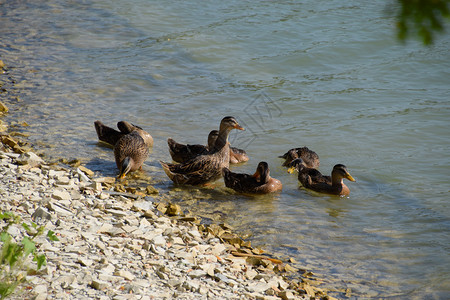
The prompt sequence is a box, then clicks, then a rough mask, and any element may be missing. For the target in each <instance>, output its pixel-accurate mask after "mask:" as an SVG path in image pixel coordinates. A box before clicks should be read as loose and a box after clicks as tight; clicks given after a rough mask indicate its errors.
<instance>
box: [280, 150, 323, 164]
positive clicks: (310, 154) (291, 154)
mask: <svg viewBox="0 0 450 300" xmlns="http://www.w3.org/2000/svg"><path fill="white" fill-rule="evenodd" d="M279 158H283V159H284V160H285V161H284V162H283V167H287V166H288V165H289V164H290V163H291V161H293V160H294V159H296V158H301V159H302V160H303V163H304V164H305V166H306V167H308V168H314V169H317V168H319V166H320V160H319V155H317V153H316V152H314V151H312V150H310V149H309V148H308V147H300V148H292V149H290V150H289V151H288V152H286V153H285V154H283V155H281V156H279Z"/></svg>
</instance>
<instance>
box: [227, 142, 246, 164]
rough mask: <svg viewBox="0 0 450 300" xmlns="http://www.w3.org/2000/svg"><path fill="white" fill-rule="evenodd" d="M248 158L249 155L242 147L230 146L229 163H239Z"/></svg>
mask: <svg viewBox="0 0 450 300" xmlns="http://www.w3.org/2000/svg"><path fill="white" fill-rule="evenodd" d="M248 160H249V157H248V155H247V152H245V150H244V149H239V148H236V147H231V146H230V164H240V163H243V162H246V161H248Z"/></svg>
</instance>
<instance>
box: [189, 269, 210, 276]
mask: <svg viewBox="0 0 450 300" xmlns="http://www.w3.org/2000/svg"><path fill="white" fill-rule="evenodd" d="M206 274H207V273H206V272H205V271H203V270H193V271H191V272H189V273H188V276H189V277H191V278H200V277H203V276H206Z"/></svg>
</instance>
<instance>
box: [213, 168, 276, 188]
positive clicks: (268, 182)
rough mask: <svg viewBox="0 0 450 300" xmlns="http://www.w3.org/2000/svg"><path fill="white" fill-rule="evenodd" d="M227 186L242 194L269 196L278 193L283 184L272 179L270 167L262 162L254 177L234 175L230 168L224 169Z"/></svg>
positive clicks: (240, 174)
mask: <svg viewBox="0 0 450 300" xmlns="http://www.w3.org/2000/svg"><path fill="white" fill-rule="evenodd" d="M222 173H223V179H224V182H225V186H226V187H228V188H231V189H233V190H235V191H236V192H240V193H248V194H267V193H272V192H278V191H281V189H282V184H281V182H280V181H279V180H278V179H275V178H272V177H270V171H269V165H268V164H267V163H266V162H264V161H262V162H260V163H259V164H258V167H257V168H256V172H255V174H253V175H249V174H243V173H234V172H231V171H230V170H229V169H228V168H223V170H222Z"/></svg>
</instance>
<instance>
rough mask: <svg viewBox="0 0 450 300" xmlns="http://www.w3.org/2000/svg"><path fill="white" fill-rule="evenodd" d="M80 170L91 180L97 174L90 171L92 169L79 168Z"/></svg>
mask: <svg viewBox="0 0 450 300" xmlns="http://www.w3.org/2000/svg"><path fill="white" fill-rule="evenodd" d="M78 169H79V170H80V171H81V172H83V173H85V174H86V175H87V176H88V177H90V178H92V177H93V176H94V174H95V173H94V171H92V170H90V169H88V168H86V167H84V166H79V167H78Z"/></svg>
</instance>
